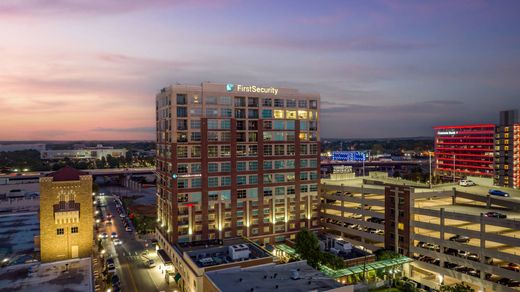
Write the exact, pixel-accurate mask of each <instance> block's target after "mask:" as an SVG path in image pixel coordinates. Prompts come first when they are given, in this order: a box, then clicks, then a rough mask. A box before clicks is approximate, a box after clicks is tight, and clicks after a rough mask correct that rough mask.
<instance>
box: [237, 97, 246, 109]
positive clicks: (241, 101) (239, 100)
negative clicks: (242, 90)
mask: <svg viewBox="0 0 520 292" xmlns="http://www.w3.org/2000/svg"><path fill="white" fill-rule="evenodd" d="M235 106H240V107H244V106H246V98H245V97H242V96H235Z"/></svg>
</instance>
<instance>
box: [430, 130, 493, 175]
mask: <svg viewBox="0 0 520 292" xmlns="http://www.w3.org/2000/svg"><path fill="white" fill-rule="evenodd" d="M434 130H435V162H436V169H435V171H436V175H437V176H440V177H442V178H444V179H446V178H451V179H453V178H454V177H455V179H457V180H458V179H460V178H462V177H465V176H480V177H489V178H492V177H493V175H494V171H493V170H494V168H493V163H494V135H495V125H493V124H477V125H467V126H439V127H434Z"/></svg>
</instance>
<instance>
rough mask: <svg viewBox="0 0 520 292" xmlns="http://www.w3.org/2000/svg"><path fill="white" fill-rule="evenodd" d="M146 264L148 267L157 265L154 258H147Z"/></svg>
mask: <svg viewBox="0 0 520 292" xmlns="http://www.w3.org/2000/svg"><path fill="white" fill-rule="evenodd" d="M144 264H145V266H146V267H147V268H153V267H155V262H154V261H153V260H152V259H149V260H146V261H145V262H144Z"/></svg>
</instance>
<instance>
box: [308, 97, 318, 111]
mask: <svg viewBox="0 0 520 292" xmlns="http://www.w3.org/2000/svg"><path fill="white" fill-rule="evenodd" d="M309 107H310V108H314V109H316V108H318V101H317V100H314V99H313V100H309Z"/></svg>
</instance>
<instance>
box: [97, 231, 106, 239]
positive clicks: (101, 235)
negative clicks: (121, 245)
mask: <svg viewBox="0 0 520 292" xmlns="http://www.w3.org/2000/svg"><path fill="white" fill-rule="evenodd" d="M98 237H99V238H101V239H106V238H108V234H107V233H106V232H103V233H101V234H99V235H98Z"/></svg>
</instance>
